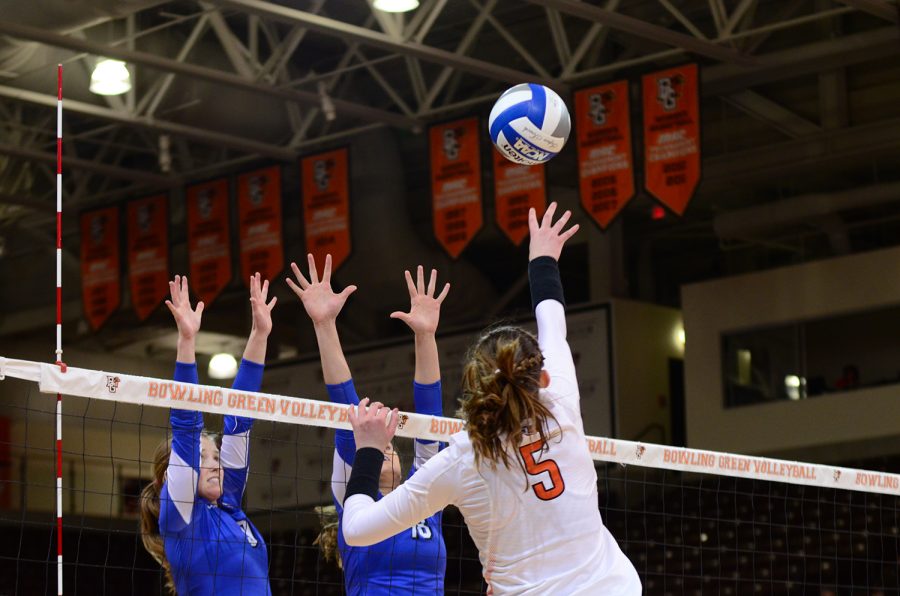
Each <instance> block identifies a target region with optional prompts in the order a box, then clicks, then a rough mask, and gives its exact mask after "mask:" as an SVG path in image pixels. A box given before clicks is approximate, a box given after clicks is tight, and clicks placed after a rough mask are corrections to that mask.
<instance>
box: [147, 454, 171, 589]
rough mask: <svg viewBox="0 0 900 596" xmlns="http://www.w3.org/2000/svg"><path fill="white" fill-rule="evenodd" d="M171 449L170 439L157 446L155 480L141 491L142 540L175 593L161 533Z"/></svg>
mask: <svg viewBox="0 0 900 596" xmlns="http://www.w3.org/2000/svg"><path fill="white" fill-rule="evenodd" d="M170 449H171V448H170V447H169V442H168V441H163V442H162V443H160V445H159V447H157V448H156V453H155V454H154V456H153V480H152V481H151V482H150V484H148V485H147V486H145V487H144V490H142V491H141V541H142V542H143V543H144V548H145V549H146V550H147V552H148V553H150V556H151V557H153V558H154V559H155V560H156V562H157V563H159V564H160V566H161V567H162V568H163V572H164V573H165V576H166V589H167V590H168V591H169V593H170V594H175V593H176V592H175V578H174V577H172V568H171V566H170V565H169V561H168V560H167V559H166V546H165V541H164V540H163V537H162V536H161V535H160V533H159V495H160V492H161V491H162V486H163V483H164V482H165V481H166V469H167V468H168V467H169V452H170Z"/></svg>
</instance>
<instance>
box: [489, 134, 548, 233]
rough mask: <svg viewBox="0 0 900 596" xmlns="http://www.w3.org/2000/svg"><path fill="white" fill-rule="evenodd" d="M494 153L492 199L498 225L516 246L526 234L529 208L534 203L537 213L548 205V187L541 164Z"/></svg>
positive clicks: (497, 152)
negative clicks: (512, 159) (523, 162)
mask: <svg viewBox="0 0 900 596" xmlns="http://www.w3.org/2000/svg"><path fill="white" fill-rule="evenodd" d="M491 153H492V154H493V155H494V202H495V204H496V215H497V225H498V226H499V227H500V229H501V230H503V233H504V234H506V236H507V238H509V239H510V240H512V243H513V244H515V245H516V246H519V245H520V244H522V240H524V239H525V236H527V235H528V210H529V209H530V208H531V207H534V208H535V209H536V210H537V212H538V214H539V215H540V214H542V213H543V212H544V208H545V207H546V206H547V189H546V186H545V183H544V166H543V165H536V166H524V165H519V164H516V163H513V162H511V161H509V160H508V159H506V158H505V157H503V155H501V153H500V152H499V151H491Z"/></svg>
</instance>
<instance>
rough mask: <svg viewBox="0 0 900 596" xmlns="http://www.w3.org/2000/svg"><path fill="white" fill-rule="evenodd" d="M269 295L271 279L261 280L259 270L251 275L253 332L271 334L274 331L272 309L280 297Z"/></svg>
mask: <svg viewBox="0 0 900 596" xmlns="http://www.w3.org/2000/svg"><path fill="white" fill-rule="evenodd" d="M268 297H269V280H268V279H267V280H265V281H262V282H261V280H260V275H259V272H257V273H256V274H255V275H253V276H252V277H250V311H251V312H252V313H253V327H252V328H251V333H261V334H264V335H269V333H271V332H272V309H273V308H275V303H276V302H278V297H277V296H273V297H272V300H269V301H268V302H266V301H267V300H268Z"/></svg>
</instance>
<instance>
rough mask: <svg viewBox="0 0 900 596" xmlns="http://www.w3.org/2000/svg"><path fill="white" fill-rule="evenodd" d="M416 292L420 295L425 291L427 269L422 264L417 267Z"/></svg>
mask: <svg viewBox="0 0 900 596" xmlns="http://www.w3.org/2000/svg"><path fill="white" fill-rule="evenodd" d="M416 292H417V293H418V294H419V295H422V294H424V293H425V269H424V268H423V267H422V266H421V265H419V266H418V267H416Z"/></svg>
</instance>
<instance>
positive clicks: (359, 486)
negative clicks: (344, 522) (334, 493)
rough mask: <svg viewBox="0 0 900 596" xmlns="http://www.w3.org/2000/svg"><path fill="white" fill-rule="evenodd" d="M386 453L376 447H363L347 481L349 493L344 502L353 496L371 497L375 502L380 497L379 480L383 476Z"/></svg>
mask: <svg viewBox="0 0 900 596" xmlns="http://www.w3.org/2000/svg"><path fill="white" fill-rule="evenodd" d="M383 463H384V453H382V452H381V451H379V450H378V449H375V448H374V447H363V448H362V449H359V450H357V452H356V458H355V459H354V460H353V469H352V470H351V471H350V480H348V481H347V493H346V495H344V501H346V500H347V498H349V497H351V496H353V495H359V494H363V495H369V496H370V497H372V499H373V500H374V499H375V498H376V497H377V496H378V479H379V477H380V476H381V465H382V464H383Z"/></svg>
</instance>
